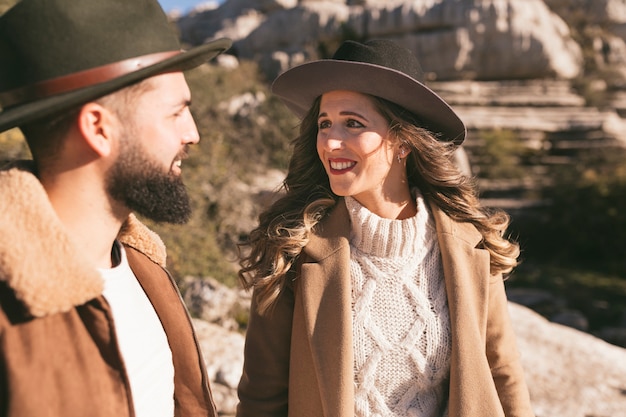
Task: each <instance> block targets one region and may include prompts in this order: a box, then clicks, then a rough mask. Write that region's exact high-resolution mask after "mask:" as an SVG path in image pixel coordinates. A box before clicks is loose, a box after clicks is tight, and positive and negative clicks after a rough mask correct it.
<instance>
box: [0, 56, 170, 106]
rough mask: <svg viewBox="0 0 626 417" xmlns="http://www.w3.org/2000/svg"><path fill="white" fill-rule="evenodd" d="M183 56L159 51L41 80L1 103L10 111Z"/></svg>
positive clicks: (0, 96)
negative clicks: (18, 105)
mask: <svg viewBox="0 0 626 417" xmlns="http://www.w3.org/2000/svg"><path fill="white" fill-rule="evenodd" d="M180 53H181V51H167V52H157V53H154V54H148V55H143V56H140V57H136V58H130V59H126V60H123V61H119V62H114V63H112V64H108V65H103V66H100V67H96V68H91V69H88V70H84V71H79V72H75V73H73V74H68V75H64V76H62V77H58V78H53V79H50V80H45V81H41V82H38V83H36V84H31V85H28V86H25V87H21V88H16V89H14V90H10V91H6V92H3V93H0V103H2V107H4V108H7V107H10V106H13V105H16V104H21V103H26V102H29V101H35V100H40V99H43V98H46V97H51V96H54V95H57V94H63V93H67V92H69V91H73V90H78V89H80V88H84V87H89V86H92V85H96V84H100V83H103V82H106V81H110V80H113V79H115V78H118V77H121V76H123V75H126V74H129V73H131V72H134V71H137V70H139V69H141V68H145V67H149V66H151V65H154V64H158V63H159V62H161V61H164V60H166V59H168V58H170V57H173V56H174V55H178V54H180Z"/></svg>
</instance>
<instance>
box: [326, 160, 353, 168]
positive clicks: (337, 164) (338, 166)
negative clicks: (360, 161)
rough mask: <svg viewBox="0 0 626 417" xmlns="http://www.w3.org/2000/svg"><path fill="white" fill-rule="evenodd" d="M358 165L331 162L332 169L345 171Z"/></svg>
mask: <svg viewBox="0 0 626 417" xmlns="http://www.w3.org/2000/svg"><path fill="white" fill-rule="evenodd" d="M354 165H356V162H333V161H331V162H330V167H331V168H332V169H337V170H343V169H347V168H351V167H353V166H354Z"/></svg>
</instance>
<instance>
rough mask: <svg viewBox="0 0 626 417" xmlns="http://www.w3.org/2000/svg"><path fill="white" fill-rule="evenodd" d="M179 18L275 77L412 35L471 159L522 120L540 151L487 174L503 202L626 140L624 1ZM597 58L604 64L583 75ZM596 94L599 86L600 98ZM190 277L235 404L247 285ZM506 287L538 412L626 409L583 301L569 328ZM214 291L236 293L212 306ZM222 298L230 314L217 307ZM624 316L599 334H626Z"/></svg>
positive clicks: (262, 10)
mask: <svg viewBox="0 0 626 417" xmlns="http://www.w3.org/2000/svg"><path fill="white" fill-rule="evenodd" d="M176 23H177V24H178V27H179V29H180V33H181V37H182V40H183V41H184V42H187V43H189V44H199V43H202V42H203V41H204V40H205V39H212V38H216V37H221V36H226V37H230V38H232V39H233V40H234V41H235V42H234V46H233V48H232V49H231V50H230V51H229V54H232V55H233V56H236V57H237V58H239V59H250V60H255V61H257V62H258V63H259V65H260V67H261V68H262V70H263V71H264V73H265V74H266V75H267V77H268V79H270V80H271V79H273V78H274V77H275V76H276V75H277V74H279V73H280V72H282V71H284V70H286V69H288V68H289V67H292V66H293V65H296V64H299V63H302V62H305V61H308V60H311V59H316V58H320V57H328V56H329V54H330V53H332V52H333V51H334V50H335V49H336V47H337V46H338V45H339V44H340V43H341V41H342V40H344V39H347V38H351V39H369V38H387V39H392V40H395V41H397V42H399V43H401V44H403V45H405V46H406V47H408V48H409V49H411V50H413V51H414V52H415V53H416V55H417V56H418V57H419V58H420V62H421V63H422V67H423V70H424V71H425V73H426V76H427V82H428V84H429V85H430V86H431V88H433V89H434V90H435V91H436V92H437V93H439V94H440V95H441V96H442V97H443V98H444V99H445V100H446V101H447V102H449V103H450V104H452V106H453V107H454V108H455V109H456V110H457V112H458V113H459V115H460V117H461V118H462V119H463V120H464V122H465V123H466V125H467V127H468V131H469V134H468V139H467V140H466V142H465V144H464V149H465V150H466V151H467V153H468V155H469V161H470V166H472V167H473V166H475V165H478V164H475V162H476V158H477V156H476V155H478V153H477V152H475V150H476V149H477V148H479V147H481V146H482V145H483V143H482V142H481V141H482V139H481V136H480V134H479V133H480V132H481V131H485V130H505V131H510V132H514V134H515V139H516V140H517V141H519V142H520V144H521V145H522V146H524V147H525V148H527V149H530V150H533V151H536V153H535V155H536V156H535V158H534V163H533V165H532V166H528V167H525V169H526V175H525V176H523V177H522V178H517V179H508V180H502V179H498V180H482V182H481V183H480V188H481V190H483V191H484V194H483V197H484V199H485V200H487V201H486V203H487V204H488V205H492V206H499V207H503V208H506V209H507V210H509V211H515V210H524V209H525V207H527V206H532V205H533V204H535V203H536V202H535V201H529V200H525V199H524V198H522V197H521V196H523V195H526V194H532V193H529V190H530V191H532V190H534V189H535V188H537V186H538V184H542V182H544V181H549V178H547V176H546V173H547V172H549V170H550V168H551V167H553V166H559V165H564V164H575V163H576V161H577V159H578V156H580V155H581V154H584V153H586V152H588V151H589V150H590V149H594V148H609V149H610V148H624V147H626V121H625V120H624V118H623V117H626V42H625V40H626V1H625V0H414V1H409V0H325V1H318V0H257V1H246V0H227V1H226V2H224V3H223V4H222V5H221V6H220V7H218V8H215V9H213V10H205V11H198V12H192V13H190V14H188V15H186V16H182V17H179V18H178V19H177V20H176ZM589 67H593V69H594V70H595V71H596V72H597V73H602V74H603V75H606V77H605V78H599V79H593V80H587V79H586V77H587V71H588V70H589ZM581 83H587V84H586V88H582V89H581V87H580V86H581ZM581 91H583V93H581ZM583 94H585V95H583ZM593 95H602V96H603V97H604V99H603V101H602V103H594V102H593V101H591V100H590V96H593ZM474 173H475V172H474ZM187 284H188V285H187V287H186V288H187V289H188V290H189V291H190V292H189V293H186V295H185V299H186V300H187V303H188V305H190V309H191V310H192V312H194V313H195V314H196V315H197V316H199V317H203V318H204V319H203V320H197V321H196V325H197V328H198V329H200V332H201V343H202V344H203V349H204V352H205V355H206V357H207V363H208V364H209V370H210V372H209V374H210V375H211V378H212V380H213V381H214V392H215V396H216V402H217V404H218V406H219V407H220V409H221V410H222V412H223V414H224V415H232V414H234V406H235V404H236V397H235V384H234V383H233V381H235V380H236V379H237V378H236V375H238V374H239V373H240V371H241V364H242V358H241V355H242V344H243V336H242V335H241V334H240V333H237V332H236V331H234V330H232V329H233V328H234V327H235V325H236V320H233V317H232V313H233V312H235V313H236V314H239V313H241V309H242V308H243V307H242V304H237V303H235V302H234V301H232V300H237V299H241V298H242V297H243V295H242V294H238V296H237V297H231V296H227V295H225V294H224V293H221V292H220V291H222V290H219V288H218V287H216V284H215V283H214V282H208V283H194V282H189V283H187ZM210 294H214V295H213V296H211V295H210ZM217 294H221V295H217ZM206 297H208V298H206ZM510 298H511V299H513V301H514V302H512V303H511V308H510V312H511V316H512V319H513V323H514V326H515V329H516V333H517V334H518V340H519V347H520V351H521V354H522V362H523V365H524V368H525V370H526V375H527V379H528V383H529V387H530V391H531V397H532V401H533V404H534V408H535V412H536V414H537V417H608V416H611V417H620V416H626V349H623V348H620V347H617V346H613V345H609V344H608V343H606V342H605V341H603V340H601V339H598V338H596V337H595V336H592V335H589V334H586V333H584V332H583V331H580V330H585V327H586V326H587V323H586V320H585V317H582V316H581V315H579V314H576V312H571V311H561V310H558V309H557V310H558V314H556V315H555V316H554V317H550V319H551V320H553V321H558V322H560V323H567V324H568V325H569V326H570V327H565V326H562V325H560V324H556V323H551V322H549V321H547V320H546V319H544V318H542V316H540V315H539V314H537V313H535V312H533V311H531V310H529V309H527V308H525V307H522V306H521V305H522V304H525V303H524V301H526V304H525V305H529V306H532V304H533V302H538V301H537V300H539V301H541V302H542V303H543V302H544V301H545V299H546V298H550V297H549V296H547V295H546V294H538V293H533V294H529V293H521V292H519V291H518V292H517V293H515V294H511V297H510ZM244 299H245V298H244ZM203 300H204V301H203ZM218 300H225V301H226V302H227V303H231V302H233V303H235V304H233V305H229V306H227V307H220V308H218V307H216V306H215V303H216V302H217V301H218ZM245 300H246V301H247V299H245ZM533 300H534V301H533ZM552 301H554V303H555V304H558V300H552ZM552 301H550V302H552ZM244 305H245V303H244ZM207 306H208V307H207ZM218 311H220V312H223V314H226V315H227V317H226V318H217V317H216V316H220V315H221V314H222V313H220V314H216V312H218ZM625 320H626V319H625ZM209 321H210V322H213V323H218V324H219V326H216V325H214V324H209ZM625 323H626V322H625ZM575 328H576V329H578V330H575ZM624 328H626V325H624ZM624 328H619V329H606V331H609V330H614V332H615V334H614V335H606V334H605V335H602V337H603V338H604V339H605V340H609V339H611V340H614V341H615V343H616V344H620V345H624V346H626V342H625V341H626V333H625V332H624ZM229 329H231V330H229ZM609 336H610V337H609ZM217 339H219V340H220V343H215V340H217Z"/></svg>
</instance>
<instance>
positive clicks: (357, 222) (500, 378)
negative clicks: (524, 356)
mask: <svg viewBox="0 0 626 417" xmlns="http://www.w3.org/2000/svg"><path fill="white" fill-rule="evenodd" d="M421 79H422V75H421V73H420V69H419V63H418V62H417V59H416V58H415V57H414V56H413V55H412V54H411V53H410V52H409V51H408V50H406V49H404V48H401V47H400V46H398V45H396V44H395V43H393V42H390V41H383V40H376V41H370V42H367V43H365V44H361V43H358V42H352V41H347V42H344V43H343V44H342V45H341V47H340V48H339V49H338V50H337V52H336V53H335V55H334V56H333V58H332V59H329V60H319V61H314V62H310V63H306V64H303V65H300V66H298V67H295V68H292V69H291V70H289V71H287V72H285V73H284V74H282V75H281V76H279V77H278V78H277V79H276V81H275V82H274V84H273V91H274V93H275V94H277V95H278V97H280V98H281V99H282V100H283V101H284V102H285V103H286V104H287V106H288V107H290V108H291V109H292V110H293V111H294V112H295V113H296V114H297V115H298V116H301V117H302V118H303V119H302V124H301V127H300V135H299V136H298V137H297V138H296V139H295V141H294V151H293V156H292V158H291V161H290V164H289V172H288V174H287V177H286V179H285V181H284V187H283V188H284V191H285V194H284V195H283V196H282V197H281V198H280V199H279V200H278V201H276V203H274V204H273V205H272V207H270V208H269V209H268V210H267V211H265V212H264V213H263V214H262V215H261V216H260V224H259V226H258V227H257V228H256V229H254V230H253V231H252V232H251V234H250V237H249V240H248V242H247V244H246V245H244V246H247V247H248V249H249V251H248V252H247V255H246V256H245V257H243V258H242V261H241V266H242V269H241V270H240V277H241V279H242V280H243V282H244V285H245V286H246V287H248V288H254V293H253V301H252V311H251V316H250V321H249V326H248V331H247V335H246V347H245V364H244V372H243V375H242V379H241V382H240V385H239V398H240V404H239V406H238V414H237V415H238V416H239V417H246V416H254V417H262V416H298V417H306V416H327V417H348V416H350V417H353V416H358V417H364V416H411V417H415V416H429V417H430V416H432V417H434V416H437V417H441V416H449V417H461V416H463V417H495V416H507V417H512V416H533V412H532V409H531V405H530V401H529V396H528V390H527V387H526V385H525V382H524V375H523V371H522V368H521V365H520V362H519V360H518V352H517V349H516V346H515V340H514V334H513V330H512V329H511V326H510V323H509V317H508V311H507V300H506V295H505V292H504V284H503V278H502V276H503V274H506V273H508V272H510V271H511V270H512V268H513V267H515V266H516V264H517V260H516V259H517V257H518V255H519V248H518V245H517V244H515V243H514V242H511V241H509V240H507V239H505V238H504V237H503V234H504V232H505V230H506V228H507V226H508V216H507V215H506V214H505V213H503V212H501V211H493V212H490V211H488V210H486V209H484V208H482V207H480V205H479V202H478V199H477V195H476V191H475V190H474V188H473V186H472V184H471V183H470V182H469V180H468V179H467V178H466V177H465V176H463V175H462V174H461V173H460V172H459V170H458V169H457V167H456V166H455V165H454V163H453V162H452V160H453V158H452V155H453V153H454V150H455V148H456V147H457V146H458V145H459V144H460V143H461V142H462V141H463V140H464V138H465V126H464V125H463V123H462V122H461V120H460V119H459V118H458V116H457V115H456V114H455V113H454V111H453V110H452V109H451V108H450V107H449V106H448V105H447V104H446V103H445V102H444V101H443V100H442V99H441V98H439V97H438V96H437V95H436V94H435V93H433V92H432V91H431V90H429V89H428V88H427V87H425V86H424V85H423V84H422V83H421V82H420V81H419V80H421Z"/></svg>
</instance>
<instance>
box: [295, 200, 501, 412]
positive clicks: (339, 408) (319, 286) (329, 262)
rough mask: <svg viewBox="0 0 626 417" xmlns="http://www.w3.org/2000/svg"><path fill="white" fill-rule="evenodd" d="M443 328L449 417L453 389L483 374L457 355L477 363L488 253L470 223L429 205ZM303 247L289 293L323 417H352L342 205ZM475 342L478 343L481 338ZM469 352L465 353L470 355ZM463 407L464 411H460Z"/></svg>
mask: <svg viewBox="0 0 626 417" xmlns="http://www.w3.org/2000/svg"><path fill="white" fill-rule="evenodd" d="M431 212H432V213H433V217H434V219H435V223H436V227H437V237H438V241H439V246H440V250H441V256H442V262H443V268H444V275H445V281H446V290H447V295H448V305H449V308H450V321H451V326H452V334H453V342H452V343H453V346H452V359H451V360H452V363H451V375H450V381H451V386H450V403H449V407H450V415H451V416H455V415H460V414H458V413H457V412H456V411H455V410H459V411H462V410H460V409H461V408H462V407H466V406H467V404H466V403H465V402H464V401H463V398H461V392H462V391H461V389H460V385H461V384H464V383H465V384H467V383H470V384H471V380H472V379H473V378H478V379H477V380H481V379H482V377H484V376H482V375H481V376H479V375H478V374H480V373H481V372H483V369H479V367H476V369H474V368H472V366H471V364H469V366H468V363H467V361H461V360H460V357H461V349H464V350H465V352H464V353H463V355H468V352H467V350H468V349H469V350H472V353H471V356H472V357H476V356H473V355H482V356H484V346H485V341H484V335H482V333H484V332H483V331H482V330H481V329H484V328H485V327H484V323H483V320H485V319H486V313H485V314H479V315H476V314H467V313H468V312H476V311H484V312H486V309H487V308H488V306H487V299H486V298H485V297H486V294H488V288H486V287H487V286H488V285H489V283H488V279H485V277H489V254H488V252H487V251H486V250H484V249H480V248H479V247H478V246H479V244H480V242H481V240H482V235H481V234H480V233H479V232H478V231H477V230H476V228H475V227H474V226H473V225H472V224H470V223H458V222H455V221H454V220H452V219H451V218H450V217H448V216H447V215H446V214H445V213H444V212H443V211H441V210H440V209H439V208H437V207H436V206H435V205H431ZM316 232H317V233H316V234H315V235H313V236H311V238H310V241H309V244H308V245H307V246H306V248H305V251H304V253H305V255H306V256H305V259H304V262H303V264H302V273H301V275H300V277H299V278H298V281H299V282H298V283H297V286H298V287H299V295H300V297H301V299H302V304H303V310H304V316H305V323H306V331H307V335H308V337H309V340H310V344H311V351H312V354H313V360H314V362H315V366H316V372H317V375H318V378H319V381H320V390H321V393H320V394H321V397H322V401H323V407H324V415H325V416H333V417H343V416H352V415H354V375H353V360H354V359H353V352H352V311H351V305H352V297H351V283H350V245H349V236H350V219H349V215H348V212H347V209H346V206H345V203H344V202H343V200H339V201H338V203H337V205H336V206H335V208H334V209H333V210H332V212H331V213H330V214H329V215H328V217H326V218H325V219H324V220H323V221H322V222H321V223H320V224H319V225H318V227H317V229H316ZM481 335H482V336H481ZM474 350H475V351H476V352H473V351H474ZM488 377H489V378H490V376H488ZM461 404H465V405H463V406H462V405H461Z"/></svg>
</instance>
